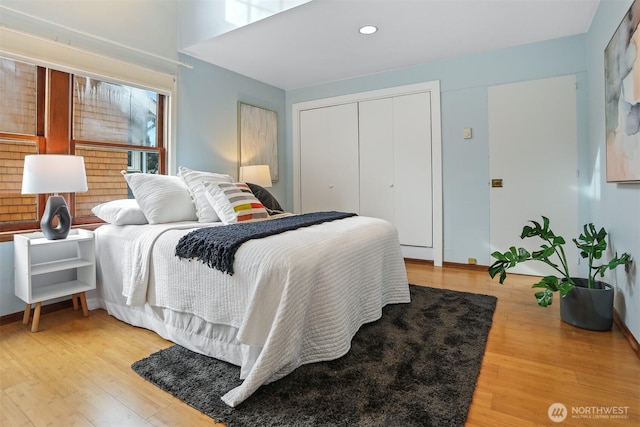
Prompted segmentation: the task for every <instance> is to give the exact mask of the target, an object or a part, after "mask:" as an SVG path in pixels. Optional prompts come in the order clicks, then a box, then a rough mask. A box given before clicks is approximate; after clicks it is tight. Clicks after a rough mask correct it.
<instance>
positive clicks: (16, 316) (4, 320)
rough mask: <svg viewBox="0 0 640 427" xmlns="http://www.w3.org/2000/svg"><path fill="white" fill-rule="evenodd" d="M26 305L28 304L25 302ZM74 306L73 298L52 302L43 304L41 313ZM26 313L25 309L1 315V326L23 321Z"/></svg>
mask: <svg viewBox="0 0 640 427" xmlns="http://www.w3.org/2000/svg"><path fill="white" fill-rule="evenodd" d="M25 307H26V304H25ZM70 307H73V302H72V300H71V299H68V300H64V301H60V302H54V303H52V304H47V305H43V306H42V308H41V311H40V314H47V313H53V312H54V311H59V310H64V309H65V308H70ZM23 315H24V312H23V311H20V312H18V313H11V314H5V315H4V316H0V326H1V325H7V324H9V323H13V322H22V316H23Z"/></svg>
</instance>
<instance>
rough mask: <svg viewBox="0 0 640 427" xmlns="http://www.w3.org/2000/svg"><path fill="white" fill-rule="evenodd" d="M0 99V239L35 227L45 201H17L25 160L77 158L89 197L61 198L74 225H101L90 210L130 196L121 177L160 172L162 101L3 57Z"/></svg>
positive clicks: (145, 92)
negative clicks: (54, 156) (0, 235)
mask: <svg viewBox="0 0 640 427" xmlns="http://www.w3.org/2000/svg"><path fill="white" fill-rule="evenodd" d="M0 92H2V94H3V96H2V97H1V98H0V165H2V170H1V171H0V175H2V187H0V188H1V190H0V202H1V203H2V206H1V207H0V232H7V231H21V230H27V229H34V228H39V218H40V215H41V214H42V210H43V209H44V203H45V198H44V196H33V195H21V194H20V191H21V183H22V166H23V164H24V156H25V155H27V154H38V153H50V154H67V153H71V154H76V155H80V156H84V159H85V168H86V172H87V182H88V186H89V191H88V192H86V193H76V194H72V195H66V196H69V197H67V201H68V204H69V207H70V209H71V211H72V212H71V215H72V217H73V222H74V224H89V223H96V222H100V220H99V219H98V218H96V217H95V216H93V214H92V212H91V208H92V207H94V206H95V205H97V204H99V203H103V202H107V201H110V200H115V199H122V198H127V197H131V195H130V194H129V193H128V187H127V184H126V182H125V180H124V179H123V178H122V175H121V173H120V171H122V170H127V171H129V172H141V173H164V172H165V170H166V166H165V162H166V155H165V148H164V145H163V135H164V110H165V109H164V104H165V102H166V97H165V96H164V95H162V94H159V93H156V92H153V91H149V90H145V89H140V88H137V87H134V86H129V85H125V84H121V83H114V82H108V81H103V80H99V79H95V78H93V77H89V76H83V75H79V74H75V75H74V74H69V73H66V72H62V71H58V70H53V69H46V68H43V67H38V66H35V65H31V64H26V63H23V62H19V61H14V60H12V59H7V58H0ZM5 94H6V96H5ZM45 99H46V100H47V101H46V105H45V101H44V100H45ZM51 111H55V112H56V114H54V115H51V114H50V112H51ZM45 112H46V113H45ZM45 129H47V134H46V135H45V131H44V130H45ZM3 240H7V239H6V238H5V239H3Z"/></svg>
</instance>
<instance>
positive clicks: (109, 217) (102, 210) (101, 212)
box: [91, 199, 147, 225]
mask: <svg viewBox="0 0 640 427" xmlns="http://www.w3.org/2000/svg"><path fill="white" fill-rule="evenodd" d="M91 212H93V214H94V215H95V216H97V217H98V218H100V219H101V220H103V221H105V222H108V223H109V224H115V225H140V224H146V223H147V217H145V216H144V212H142V209H140V206H139V205H138V202H136V200H135V199H119V200H112V201H110V202H106V203H101V204H99V205H98V206H94V207H93V208H92V209H91Z"/></svg>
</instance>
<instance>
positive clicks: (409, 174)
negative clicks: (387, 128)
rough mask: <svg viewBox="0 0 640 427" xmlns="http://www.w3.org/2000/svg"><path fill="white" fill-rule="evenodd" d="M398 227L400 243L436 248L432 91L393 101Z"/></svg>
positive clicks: (396, 222)
mask: <svg viewBox="0 0 640 427" xmlns="http://www.w3.org/2000/svg"><path fill="white" fill-rule="evenodd" d="M393 141H394V144H393V159H394V164H395V178H394V206H395V221H394V223H395V225H396V227H397V228H398V236H399V237H400V243H402V244H403V245H407V246H420V247H432V246H433V200H432V198H433V188H432V183H431V176H432V173H431V168H432V165H431V97H430V93H429V92H423V93H416V94H412V95H403V96H396V97H394V98H393Z"/></svg>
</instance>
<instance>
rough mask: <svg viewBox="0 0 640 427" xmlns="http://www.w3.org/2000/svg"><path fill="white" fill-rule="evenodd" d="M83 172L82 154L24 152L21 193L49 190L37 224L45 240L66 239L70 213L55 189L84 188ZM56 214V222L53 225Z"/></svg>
mask: <svg viewBox="0 0 640 427" xmlns="http://www.w3.org/2000/svg"><path fill="white" fill-rule="evenodd" d="M87 190H88V187H87V175H86V173H85V169H84V157H82V156H69V155H61V154H35V155H29V156H25V158H24V172H23V174H22V194H50V193H53V195H52V196H49V198H48V199H47V204H46V206H45V209H44V213H43V214H42V220H41V221H40V227H41V228H42V233H43V234H44V235H45V237H46V238H47V239H49V240H60V239H66V238H67V235H68V234H69V229H70V228H71V214H70V213H69V207H68V206H67V202H66V201H65V200H64V197H62V196H59V195H58V193H74V192H85V191H87ZM56 218H57V220H58V223H57V224H56V225H54V220H55V219H56Z"/></svg>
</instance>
